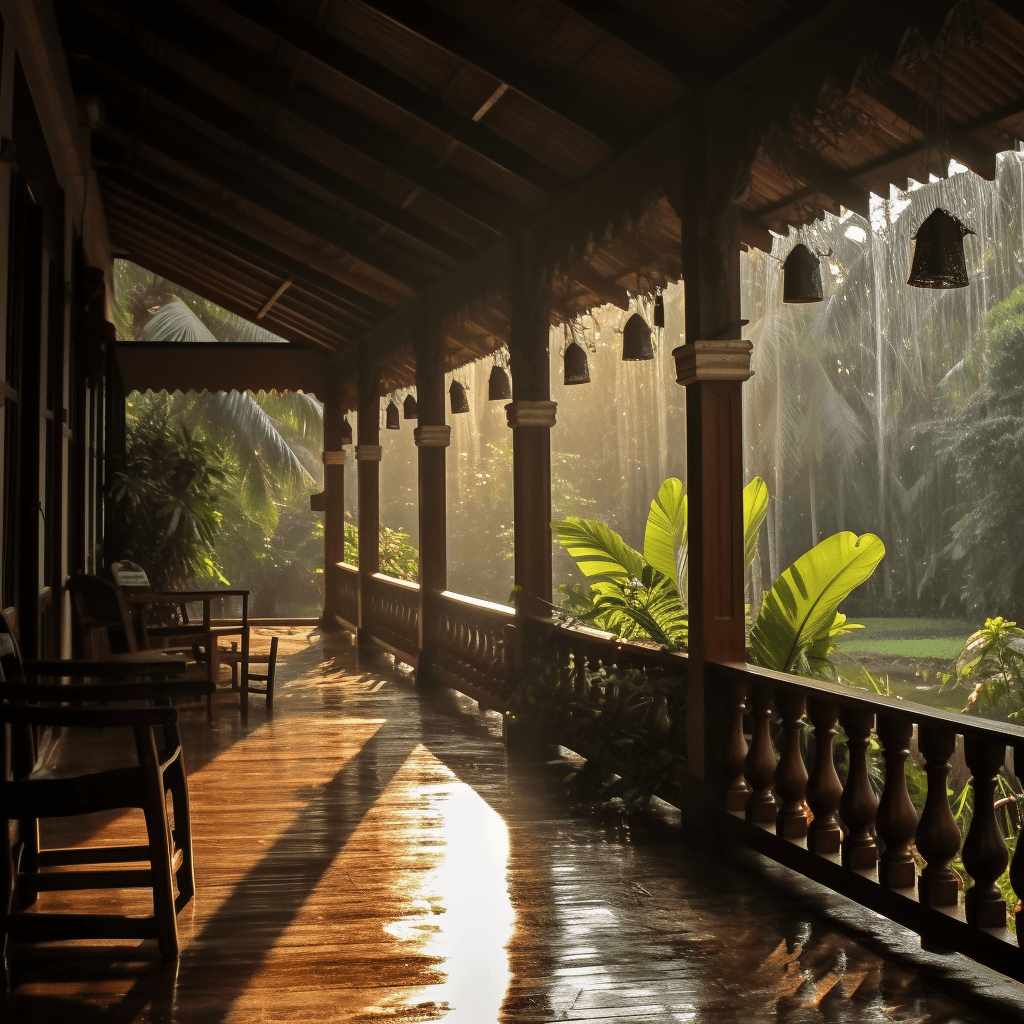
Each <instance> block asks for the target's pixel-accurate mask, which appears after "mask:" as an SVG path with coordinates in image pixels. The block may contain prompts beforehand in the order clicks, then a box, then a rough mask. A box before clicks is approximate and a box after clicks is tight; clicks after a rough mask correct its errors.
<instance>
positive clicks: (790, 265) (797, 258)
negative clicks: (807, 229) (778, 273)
mask: <svg viewBox="0 0 1024 1024" xmlns="http://www.w3.org/2000/svg"><path fill="white" fill-rule="evenodd" d="M824 297H825V296H824V293H823V292H822V289H821V263H819V262H818V257H817V256H815V255H814V253H813V252H811V250H810V249H808V248H807V246H806V245H804V243H803V242H797V244H796V245H794V246H793V248H792V249H791V250H790V252H789V255H788V256H787V257H786V262H785V263H783V264H782V301H783V302H821V300H822V299H823V298H824Z"/></svg>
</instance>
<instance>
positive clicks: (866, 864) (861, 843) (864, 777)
mask: <svg viewBox="0 0 1024 1024" xmlns="http://www.w3.org/2000/svg"><path fill="white" fill-rule="evenodd" d="M839 721H840V722H841V723H842V726H843V728H844V729H845V730H846V746H847V749H848V750H849V752H850V771H849V774H848V775H847V777H846V785H845V786H844V787H843V795H842V797H841V798H840V800H839V817H840V818H842V820H843V825H844V826H845V829H844V834H843V845H842V861H843V867H844V868H852V869H854V870H855V871H859V870H864V869H867V868H873V867H874V866H875V863H876V861H877V860H878V847H877V846H876V845H875V838H874V836H873V835H872V834H871V829H872V826H873V825H874V824H875V811H876V810H877V808H878V801H877V800H876V799H875V793H874V790H872V788H871V780H870V779H869V778H868V743H869V742H870V740H871V726H872V725H873V724H874V721H875V714H874V712H873V711H872V710H871V709H870V708H860V707H850V708H843V710H842V711H841V712H840V713H839Z"/></svg>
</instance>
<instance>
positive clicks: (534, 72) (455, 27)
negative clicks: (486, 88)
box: [362, 0, 637, 149]
mask: <svg viewBox="0 0 1024 1024" xmlns="http://www.w3.org/2000/svg"><path fill="white" fill-rule="evenodd" d="M362 2H363V3H364V4H365V5H366V6H367V7H370V8H372V9H373V10H375V11H378V12H379V13H380V14H382V15H384V17H386V18H388V19H389V20H390V21H392V22H394V23H395V24H398V25H401V26H402V27H403V28H405V29H406V30H407V31H409V32H413V33H415V34H416V35H418V36H420V37H422V38H423V39H426V40H428V41H429V42H431V43H433V44H434V45H435V46H437V47H439V48H441V49H442V50H446V51H447V52H448V53H450V54H452V55H453V56H455V57H458V58H459V59H460V60H463V61H465V62H466V63H467V64H471V65H472V66H473V67H475V68H478V69H479V70H480V71H483V72H484V73H485V74H488V75H491V76H492V77H493V78H496V79H498V81H499V82H504V83H506V84H507V85H508V86H510V87H511V88H512V89H515V91H516V92H518V93H521V94H522V95H524V96H526V97H527V98H528V99H531V100H533V101H534V102H535V103H538V104H539V105H540V106H543V107H546V108H547V109H548V110H550V111H551V112H552V113H554V114H557V115H558V117H560V118H561V119H562V120H564V121H568V122H569V123H570V124H573V125H575V126H576V127H577V128H581V129H583V130H584V131H585V132H587V133H588V134H590V135H591V136H593V137H594V138H595V139H598V140H599V141H601V142H604V143H605V144H606V145H608V146H611V147H612V148H613V149H621V148H623V147H625V146H627V145H628V144H629V143H630V141H631V140H632V139H634V138H635V137H636V135H637V129H636V127H635V126H633V125H631V124H630V123H629V122H628V121H627V120H626V119H624V118H622V117H620V116H619V115H617V114H614V113H612V112H610V111H607V110H605V109H603V108H602V107H601V106H600V105H599V104H597V103H595V102H594V101H593V100H591V99H590V98H588V97H585V96H583V95H581V94H580V93H579V92H578V91H577V90H575V89H574V88H573V87H572V85H571V84H570V83H569V82H565V81H562V80H561V79H560V78H558V77H556V76H555V75H553V74H550V73H548V72H547V71H545V70H544V69H543V68H541V67H539V66H538V65H536V64H528V63H527V62H526V61H524V59H523V58H522V57H521V56H520V55H519V54H516V53H512V52H510V51H508V50H506V49H505V48H504V47H503V46H502V45H501V43H500V42H499V41H498V40H495V39H490V38H488V37H487V36H486V35H483V34H482V33H480V32H477V31H476V30H475V29H473V28H470V26H468V25H465V24H463V23H462V22H460V21H458V20H457V19H455V18H453V17H451V15H449V14H446V13H445V12H443V11H441V10H440V9H438V8H436V7H433V6H432V5H430V4H428V3H423V2H422V0H362Z"/></svg>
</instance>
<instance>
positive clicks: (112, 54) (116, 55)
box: [81, 22, 493, 261]
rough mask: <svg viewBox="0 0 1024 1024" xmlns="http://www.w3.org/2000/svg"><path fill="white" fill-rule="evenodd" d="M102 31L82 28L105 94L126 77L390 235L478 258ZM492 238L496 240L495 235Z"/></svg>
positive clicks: (444, 233)
mask: <svg viewBox="0 0 1024 1024" xmlns="http://www.w3.org/2000/svg"><path fill="white" fill-rule="evenodd" d="M97 28H102V26H101V25H100V23H98V22H90V23H88V26H87V27H86V28H83V30H82V39H81V46H82V47H83V48H84V49H87V50H88V53H89V55H90V57H91V58H92V59H91V60H90V61H89V64H88V66H89V68H90V70H91V71H92V72H93V73H94V75H95V76H96V77H98V78H101V79H102V80H103V82H102V85H101V88H102V89H103V92H104V93H109V90H110V89H111V88H114V87H116V86H115V82H120V81H124V80H125V79H126V78H127V80H128V81H129V82H131V83H136V84H137V85H139V86H142V87H143V88H142V89H140V90H138V92H139V93H141V96H140V97H135V99H136V100H139V99H141V100H143V101H144V100H145V98H146V96H147V93H148V92H152V93H154V94H156V95H158V96H160V97H161V98H162V99H163V100H165V101H167V103H170V104H173V105H175V106H177V107H179V108H180V109H181V110H182V111H185V112H186V113H187V114H188V115H189V116H190V117H193V118H198V119H201V120H202V121H203V122H204V123H206V124H208V125H210V126H211V127H212V128H215V129H216V130H217V131H218V132H222V133H224V134H225V135H227V136H229V137H230V138H231V139H233V140H235V141H236V142H238V143H241V144H242V145H244V146H248V147H250V148H251V149H253V150H255V151H256V152H257V153H259V154H260V156H261V157H262V158H263V159H265V160H271V161H273V162H274V163H275V164H277V165H279V166H281V167H283V168H284V169H285V170H287V171H289V172H291V173H292V174H295V175H298V176H299V177H302V178H305V179H306V180H307V181H309V182H311V183H312V184H315V185H318V186H319V187H320V188H323V189H325V190H326V191H328V192H330V193H331V194H332V195H334V196H336V197H337V198H339V199H341V200H342V201H343V202H345V203H348V204H349V205H350V206H351V207H352V208H353V209H355V210H358V211H359V212H360V213H362V214H364V215H368V216H370V217H373V218H374V219H375V220H377V221H379V222H380V224H381V225H383V226H384V227H385V228H386V229H387V230H389V231H396V232H398V233H400V234H403V235H406V236H407V237H409V238H411V239H413V240H415V241H417V242H421V243H423V244H424V245H428V246H430V247H431V248H433V249H434V250H435V251H436V252H438V253H440V254H442V255H444V256H446V257H448V258H450V259H453V260H455V261H462V260H465V259H469V258H470V256H471V255H472V254H473V252H474V249H473V247H472V246H471V245H469V244H467V243H466V242H465V240H464V239H462V238H460V237H458V236H457V235H454V234H452V233H451V232H450V231H448V230H446V229H445V228H439V227H437V226H435V225H434V224H431V223H428V222H427V221H425V220H423V219H421V218H420V217H417V216H416V215H415V214H414V213H410V212H409V211H408V210H405V209H402V208H401V207H400V206H398V205H396V204H394V203H391V202H388V201H387V200H386V199H383V198H381V196H380V195H378V194H377V193H376V192H374V191H372V190H371V189H369V188H367V187H366V186H364V185H361V184H359V183H358V182H355V181H353V180H352V179H351V178H348V177H346V176H345V175H343V174H339V173H338V172H337V171H334V170H332V169H331V168H329V167H327V166H325V165H324V164H322V163H321V162H320V161H319V160H316V159H314V158H313V157H311V156H309V155H308V154H307V153H305V152H303V151H301V150H299V149H296V148H295V147H294V146H290V145H289V144H288V143H286V142H284V141H282V140H281V139H279V138H277V136H275V135H273V134H271V133H270V132H269V131H267V130H265V129H264V128H263V127H262V126H261V125H259V124H258V123H257V122H256V121H254V120H252V119H251V118H249V117H247V116H246V115H245V114H244V113H243V112H241V111H239V110H236V109H234V108H233V107H230V106H228V104H226V103H222V102H220V101H219V100H218V99H216V98H215V97H213V96H211V95H210V94H209V93H207V92H204V91H203V90H202V89H200V88H199V87H198V86H196V85H193V84H192V83H191V82H189V81H188V80H187V79H185V78H184V77H182V76H181V75H178V74H176V73H175V72H173V71H170V70H169V69H167V68H165V67H163V66H161V65H160V64H157V63H156V62H154V61H152V60H149V59H147V58H143V57H142V56H141V55H139V54H137V53H136V52H134V51H133V49H132V47H131V43H130V40H128V39H127V37H125V36H117V35H115V34H113V33H111V32H108V31H102V30H100V31H94V30H91V29H97ZM89 91H90V92H91V91H92V89H90V90H89ZM489 234H492V235H493V232H489Z"/></svg>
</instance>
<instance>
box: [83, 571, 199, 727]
mask: <svg viewBox="0 0 1024 1024" xmlns="http://www.w3.org/2000/svg"><path fill="white" fill-rule="evenodd" d="M66 586H67V591H68V594H69V596H70V597H71V651H72V654H73V655H74V656H75V657H76V658H81V659H87V660H94V659H96V658H102V657H106V656H108V655H109V656H117V657H119V658H121V659H122V660H124V659H129V660H130V659H131V658H139V657H145V655H146V653H147V652H146V651H144V650H140V648H139V643H138V638H137V632H136V629H135V623H134V622H133V621H132V617H131V613H130V611H129V608H128V602H127V600H126V599H125V595H124V592H123V591H122V590H121V588H120V587H118V586H116V585H115V584H113V583H111V582H110V581H109V580H105V579H101V578H100V577H99V576H92V575H90V574H88V573H80V574H79V575H77V576H72V577H71V578H70V579H69V580H68V582H67V584H66ZM158 650H161V651H164V652H165V653H171V652H175V651H176V649H174V648H163V647H160V648H158ZM177 653H184V652H182V651H180V650H178V651H177ZM185 679H186V680H187V681H189V682H191V681H193V680H195V679H207V680H208V681H210V682H211V683H212V682H213V681H212V680H209V672H208V665H207V664H206V662H205V661H198V660H195V659H193V663H192V664H191V665H189V666H186V669H185ZM214 686H215V684H214V685H211V686H210V687H209V688H207V689H204V692H205V693H206V716H207V718H208V719H210V720H212V719H213V716H214V703H213V692H214ZM182 692H184V691H182Z"/></svg>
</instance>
